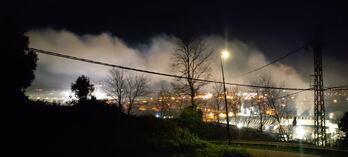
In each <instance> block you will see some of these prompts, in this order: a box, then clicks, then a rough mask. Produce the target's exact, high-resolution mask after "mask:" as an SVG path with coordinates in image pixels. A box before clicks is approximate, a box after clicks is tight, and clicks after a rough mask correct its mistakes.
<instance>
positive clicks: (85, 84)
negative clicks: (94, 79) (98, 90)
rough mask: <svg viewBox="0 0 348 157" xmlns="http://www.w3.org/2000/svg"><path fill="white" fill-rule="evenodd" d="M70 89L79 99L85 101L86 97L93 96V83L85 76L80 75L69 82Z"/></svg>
mask: <svg viewBox="0 0 348 157" xmlns="http://www.w3.org/2000/svg"><path fill="white" fill-rule="evenodd" d="M71 91H72V92H73V93H75V96H76V97H77V98H78V99H79V101H85V100H87V99H88V98H93V97H92V93H93V91H94V85H93V84H91V83H90V81H89V78H88V77H87V76H85V75H81V76H79V77H78V78H77V79H76V81H75V82H74V83H72V84H71Z"/></svg>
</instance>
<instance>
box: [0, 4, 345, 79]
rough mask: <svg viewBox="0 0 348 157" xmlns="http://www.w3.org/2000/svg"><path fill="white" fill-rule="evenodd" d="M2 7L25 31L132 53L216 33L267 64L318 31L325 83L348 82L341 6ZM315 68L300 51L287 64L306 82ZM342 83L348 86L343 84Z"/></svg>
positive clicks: (162, 5) (61, 5) (63, 5)
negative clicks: (70, 36)
mask: <svg viewBox="0 0 348 157" xmlns="http://www.w3.org/2000/svg"><path fill="white" fill-rule="evenodd" d="M2 3H5V2H2ZM0 6H1V11H0V12H1V15H2V16H3V17H10V18H12V19H13V20H15V21H16V22H17V23H18V24H19V25H20V26H21V27H22V28H23V29H24V30H25V31H30V30H33V29H34V30H35V29H47V28H52V29H54V30H61V29H64V30H68V31H70V32H73V33H75V34H77V35H85V34H100V33H102V32H109V33H111V34H112V35H114V36H117V37H119V38H121V39H122V40H125V41H126V43H127V44H128V45H129V46H131V47H137V46H139V44H144V43H146V42H151V38H152V37H154V36H157V35H160V34H169V35H174V36H177V37H187V36H195V35H196V36H197V35H198V36H199V35H203V36H204V35H212V34H215V35H220V36H224V37H228V39H238V40H241V41H243V42H245V43H247V44H248V46H252V47H256V48H257V49H259V50H260V51H262V52H263V54H264V55H265V56H266V58H267V60H272V59H274V58H277V57H278V56H281V55H283V54H285V53H287V52H288V51H290V50H293V49H296V48H298V47H300V46H301V45H302V44H303V43H305V42H306V41H308V40H309V38H310V36H311V32H312V30H313V29H314V28H321V30H322V32H321V33H322V41H323V43H324V52H323V57H324V59H323V60H324V63H323V64H324V74H325V76H324V79H325V80H329V81H331V80H334V79H335V77H336V76H337V75H340V76H341V77H342V78H347V76H348V71H347V70H346V68H343V67H346V66H348V63H347V60H348V47H347V46H346V43H347V41H348V40H347V36H348V30H347V28H348V20H347V19H348V16H347V15H348V14H347V11H346V10H347V7H346V5H345V4H344V2H339V1H333V0H330V1H317V0H315V1H304V0H301V1H296V0H291V1H281V0H276V1H246V0H243V1H232V0H229V1H209V2H204V1H165V0H163V1H132V0H128V1H124V2H121V1H111V2H105V1H95V2H87V1H72V0H70V1H65V0H59V1H58V0H50V1H48V0H42V1H11V2H10V3H6V4H5V5H0ZM299 58H306V59H299ZM311 61H312V59H311V54H309V53H307V54H306V52H303V53H302V54H296V55H295V56H292V57H289V58H287V59H285V60H282V63H283V64H288V65H290V66H292V67H294V69H296V70H297V71H298V73H299V74H300V75H301V76H302V77H303V78H307V77H308V78H309V75H310V74H311V73H312V72H313V71H312V68H309V67H308V66H309V65H310V66H312V65H311V64H312V62H311ZM44 72H47V73H48V74H47V76H51V75H52V74H50V71H45V70H42V71H41V72H40V73H44ZM52 76H53V75H52ZM64 76H65V75H64ZM44 80H46V79H44ZM305 80H306V79H305ZM334 82H335V81H332V82H331V85H333V84H334ZM342 82H345V83H348V81H344V80H343V81H342V79H341V81H340V83H342ZM40 83H42V82H40Z"/></svg>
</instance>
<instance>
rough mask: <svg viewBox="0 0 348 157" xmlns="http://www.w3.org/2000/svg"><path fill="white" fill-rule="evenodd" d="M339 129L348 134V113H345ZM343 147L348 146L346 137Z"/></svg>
mask: <svg viewBox="0 0 348 157" xmlns="http://www.w3.org/2000/svg"><path fill="white" fill-rule="evenodd" d="M338 127H339V128H340V130H341V131H343V132H345V133H346V134H347V133H348V112H345V113H344V115H343V117H342V119H341V120H340V121H339V123H338ZM341 146H345V147H347V146H348V137H347V136H346V137H345V138H344V139H343V140H342V141H341Z"/></svg>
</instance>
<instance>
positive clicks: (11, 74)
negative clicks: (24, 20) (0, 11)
mask: <svg viewBox="0 0 348 157" xmlns="http://www.w3.org/2000/svg"><path fill="white" fill-rule="evenodd" d="M0 27H1V29H0V32H1V33H0V34H1V42H0V43H1V51H2V55H3V56H2V60H1V63H2V67H3V72H2V73H3V74H4V75H3V77H2V79H4V80H3V82H4V84H3V91H6V96H8V98H10V97H12V98H13V99H14V100H17V101H20V100H19V99H21V100H22V99H24V94H23V91H24V90H25V89H26V88H27V87H29V86H30V84H31V82H32V81H33V79H34V70H35V69H36V61H37V55H36V54H35V53H34V52H32V51H29V49H28V44H29V41H28V37H26V36H24V32H23V31H22V30H21V29H20V28H19V27H17V25H16V24H15V23H14V22H12V21H11V20H8V19H1V26H0Z"/></svg>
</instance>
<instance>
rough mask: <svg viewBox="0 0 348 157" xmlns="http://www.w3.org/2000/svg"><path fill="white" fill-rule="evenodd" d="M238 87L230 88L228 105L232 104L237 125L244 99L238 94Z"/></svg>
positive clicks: (231, 108) (231, 107)
mask: <svg viewBox="0 0 348 157" xmlns="http://www.w3.org/2000/svg"><path fill="white" fill-rule="evenodd" d="M238 91H239V89H238V88H232V89H231V90H230V94H229V99H228V101H227V102H228V105H229V106H230V110H231V111H232V113H233V116H234V119H235V122H236V125H237V114H238V113H239V112H240V109H241V106H242V101H241V97H240V96H239V95H238Z"/></svg>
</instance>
